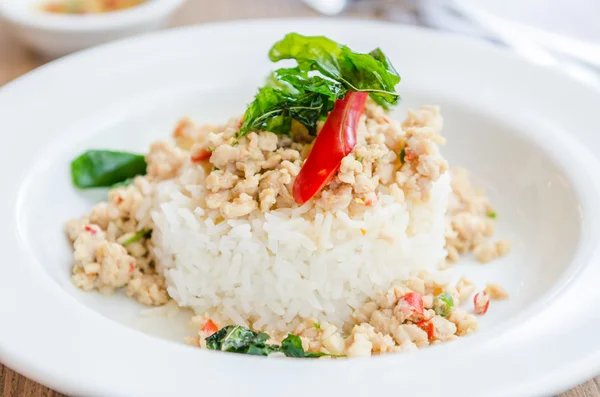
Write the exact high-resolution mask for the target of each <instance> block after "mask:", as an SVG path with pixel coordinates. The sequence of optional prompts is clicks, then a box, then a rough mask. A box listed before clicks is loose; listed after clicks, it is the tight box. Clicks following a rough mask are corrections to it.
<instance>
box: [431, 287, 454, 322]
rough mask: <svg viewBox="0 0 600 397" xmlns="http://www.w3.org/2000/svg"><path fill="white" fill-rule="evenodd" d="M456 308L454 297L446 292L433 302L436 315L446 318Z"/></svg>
mask: <svg viewBox="0 0 600 397" xmlns="http://www.w3.org/2000/svg"><path fill="white" fill-rule="evenodd" d="M453 307H454V298H452V295H450V294H448V293H446V292H444V293H441V294H439V295H438V296H436V297H435V300H434V301H433V310H434V311H435V313H436V314H438V315H440V316H442V317H446V316H447V315H449V314H450V313H451V312H452V308H453Z"/></svg>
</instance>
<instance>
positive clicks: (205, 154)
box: [190, 150, 212, 163]
mask: <svg viewBox="0 0 600 397" xmlns="http://www.w3.org/2000/svg"><path fill="white" fill-rule="evenodd" d="M210 156H212V152H211V151H210V150H201V151H200V152H199V153H198V154H194V155H192V156H191V157H190V160H192V163H199V162H201V161H202V160H206V159H209V158H210Z"/></svg>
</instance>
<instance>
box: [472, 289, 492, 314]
mask: <svg viewBox="0 0 600 397" xmlns="http://www.w3.org/2000/svg"><path fill="white" fill-rule="evenodd" d="M473 305H474V306H475V314H477V315H479V316H482V315H484V314H485V313H487V311H488V308H489V307H490V296H489V295H488V293H487V292H485V290H483V291H481V292H478V293H477V294H475V296H474V297H473Z"/></svg>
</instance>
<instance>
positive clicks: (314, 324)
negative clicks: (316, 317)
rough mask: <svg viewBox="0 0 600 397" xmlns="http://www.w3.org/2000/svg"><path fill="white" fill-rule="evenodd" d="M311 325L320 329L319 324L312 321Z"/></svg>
mask: <svg viewBox="0 0 600 397" xmlns="http://www.w3.org/2000/svg"><path fill="white" fill-rule="evenodd" d="M313 327H315V328H316V329H321V324H319V323H313Z"/></svg>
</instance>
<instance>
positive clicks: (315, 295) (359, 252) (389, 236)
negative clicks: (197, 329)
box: [151, 171, 451, 331]
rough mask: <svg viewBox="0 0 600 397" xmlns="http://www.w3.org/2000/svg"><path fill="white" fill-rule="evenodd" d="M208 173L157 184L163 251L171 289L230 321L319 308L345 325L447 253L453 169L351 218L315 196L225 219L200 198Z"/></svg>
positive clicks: (276, 319)
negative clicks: (424, 188) (322, 206)
mask: <svg viewBox="0 0 600 397" xmlns="http://www.w3.org/2000/svg"><path fill="white" fill-rule="evenodd" d="M190 172H191V171H190ZM201 179H202V178H201V176H199V175H193V174H190V173H189V172H188V173H187V174H186V173H184V174H183V175H182V176H181V177H180V178H178V179H175V180H170V181H167V182H163V183H161V184H159V185H157V189H158V192H157V194H156V195H155V198H154V202H155V203H156V204H155V206H154V209H153V211H152V213H151V214H152V219H153V221H154V224H155V227H154V233H153V241H154V245H155V247H156V248H155V255H156V257H157V259H158V261H157V262H158V263H159V264H160V266H161V269H159V271H162V272H163V273H164V276H165V278H166V280H167V284H168V292H169V295H170V296H171V297H172V298H173V299H175V301H176V302H177V303H178V304H179V305H181V306H187V307H191V308H192V309H193V310H194V311H196V312H197V313H199V314H204V313H209V314H210V315H211V317H212V318H215V319H217V320H219V321H220V322H222V323H229V322H230V323H235V324H239V325H245V326H252V327H254V328H256V329H263V328H268V329H270V330H279V331H290V330H292V329H293V328H294V327H295V326H296V325H297V324H298V323H299V321H300V319H302V318H315V319H317V320H318V321H327V322H330V323H333V324H334V325H336V326H339V327H341V326H342V325H343V324H344V322H345V321H346V320H347V318H348V317H349V315H350V314H351V312H352V311H353V310H354V309H356V308H358V307H360V306H361V305H362V304H363V303H364V302H365V301H367V300H368V299H374V298H375V296H376V293H377V291H385V290H387V289H388V288H389V287H390V286H391V285H392V283H393V282H394V281H395V280H401V279H404V278H406V277H407V275H408V274H409V273H410V272H413V271H415V270H419V269H431V270H433V269H434V268H435V267H436V266H437V264H438V263H439V262H440V261H441V260H442V259H443V258H444V257H445V256H446V252H445V250H444V243H445V239H444V222H445V212H446V209H447V203H448V197H449V194H450V191H451V188H450V177H449V175H447V174H445V175H443V176H442V177H441V178H440V179H439V180H438V181H436V182H435V183H434V184H433V189H432V192H431V198H430V200H428V201H427V202H426V203H421V204H413V203H408V202H405V203H398V202H397V201H396V200H395V199H394V198H393V197H392V196H391V195H388V194H385V189H384V190H383V191H382V192H379V194H378V196H379V200H378V202H377V204H376V205H375V206H374V207H372V208H370V209H369V210H368V211H367V212H365V213H364V214H363V215H360V216H357V217H353V218H350V217H349V216H348V213H347V212H346V211H337V212H333V213H328V212H323V211H320V210H317V209H315V208H314V207H313V203H312V201H313V200H311V201H310V202H309V203H307V204H305V205H303V206H301V207H296V208H287V209H277V210H272V211H270V212H268V213H266V214H262V213H260V212H258V211H255V212H253V213H252V214H251V215H250V216H249V217H246V218H241V219H235V220H226V221H223V220H222V219H221V220H220V222H219V219H218V218H212V217H210V216H208V214H207V213H206V212H205V211H204V210H203V209H202V208H201V206H200V205H199V203H200V199H201V197H202V196H203V194H204V187H203V186H202V183H201Z"/></svg>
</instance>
